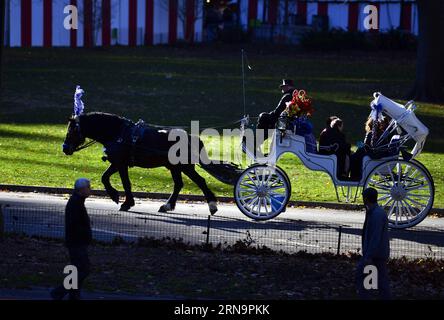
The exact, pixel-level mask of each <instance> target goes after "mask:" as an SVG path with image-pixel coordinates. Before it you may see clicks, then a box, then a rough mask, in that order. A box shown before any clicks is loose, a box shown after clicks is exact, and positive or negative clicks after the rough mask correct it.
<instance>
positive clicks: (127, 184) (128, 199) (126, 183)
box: [119, 166, 135, 211]
mask: <svg viewBox="0 0 444 320" xmlns="http://www.w3.org/2000/svg"><path fill="white" fill-rule="evenodd" d="M119 174H120V179H121V180H122V185H123V189H124V190H125V201H124V202H123V203H122V205H121V206H120V211H128V210H129V209H130V208H131V207H134V204H135V203H134V197H133V193H132V192H131V181H130V179H129V175H128V167H127V166H122V167H120V168H119Z"/></svg>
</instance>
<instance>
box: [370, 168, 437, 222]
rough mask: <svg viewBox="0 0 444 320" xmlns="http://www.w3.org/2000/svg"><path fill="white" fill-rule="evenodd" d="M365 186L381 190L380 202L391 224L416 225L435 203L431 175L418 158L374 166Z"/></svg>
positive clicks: (379, 193) (379, 191) (379, 192)
mask: <svg viewBox="0 0 444 320" xmlns="http://www.w3.org/2000/svg"><path fill="white" fill-rule="evenodd" d="M364 186H365V188H368V187H372V188H375V189H376V190H377V191H378V202H379V205H380V206H382V207H383V208H384V209H385V210H386V212H387V215H388V220H389V226H390V227H391V228H397V229H402V228H408V227H412V226H414V225H417V224H418V223H420V222H421V221H422V220H424V218H425V217H426V216H427V214H428V213H429V212H430V210H431V209H432V206H433V200H434V196H435V187H434V185H433V179H432V176H431V175H430V173H429V172H428V171H427V169H426V168H425V167H424V166H423V165H422V164H420V163H419V162H417V161H410V162H409V161H404V160H401V159H399V160H392V161H387V162H384V163H382V164H380V165H378V166H377V167H375V168H374V169H373V171H372V172H371V173H370V174H369V176H368V177H367V179H366V182H365V185H364Z"/></svg>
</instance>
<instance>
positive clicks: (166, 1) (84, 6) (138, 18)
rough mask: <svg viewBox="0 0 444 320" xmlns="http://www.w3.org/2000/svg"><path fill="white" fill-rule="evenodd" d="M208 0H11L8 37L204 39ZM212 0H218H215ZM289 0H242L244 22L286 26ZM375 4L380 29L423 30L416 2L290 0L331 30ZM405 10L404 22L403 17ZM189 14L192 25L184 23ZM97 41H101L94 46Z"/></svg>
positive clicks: (41, 42)
mask: <svg viewBox="0 0 444 320" xmlns="http://www.w3.org/2000/svg"><path fill="white" fill-rule="evenodd" d="M203 1H207V0H6V3H7V5H6V7H7V15H8V17H9V19H7V20H6V28H5V30H6V32H7V35H6V37H5V39H6V44H9V45H10V46H23V47H30V46H44V47H51V46H71V47H81V46H85V47H91V46H93V45H99V46H100V45H114V44H119V45H129V46H136V45H143V44H158V43H174V42H175V41H177V40H179V39H192V40H193V41H202V32H203V19H202V15H203V9H202V7H203ZM210 1H212V0H210ZM283 1H284V0H268V1H265V0H239V3H240V13H241V17H240V20H241V23H242V24H243V25H244V26H248V25H249V22H251V20H262V17H263V12H264V7H263V6H264V5H267V6H268V7H267V8H265V9H266V10H265V12H266V17H265V21H263V23H268V24H281V23H282V22H283V16H284V5H283ZM367 4H374V5H376V6H377V7H378V9H379V10H378V12H379V30H380V31H384V30H388V29H390V28H397V27H399V26H401V27H402V29H404V30H408V31H410V32H412V33H415V34H417V29H418V27H417V25H418V23H417V8H416V4H415V3H414V1H405V2H404V3H403V4H402V5H401V3H400V2H399V1H393V2H390V1H387V0H384V1H379V0H369V1H367V2H363V1H353V0H351V1H347V2H341V1H332V0H325V1H323V0H319V1H313V0H312V1H305V0H304V1H302V0H289V12H290V13H293V14H298V15H300V16H302V20H303V22H304V23H306V24H310V23H311V21H312V17H313V15H327V16H328V17H329V26H330V28H343V29H345V30H364V26H363V21H364V12H363V8H364V6H365V5H367ZM67 5H76V6H77V7H78V12H79V21H78V22H79V23H78V29H77V30H66V29H65V28H64V27H63V21H64V19H65V17H66V14H64V13H63V9H64V7H65V6H67ZM94 5H95V6H97V8H98V12H99V16H100V18H99V19H96V20H97V21H99V22H100V23H98V27H96V28H94V27H93V23H92V21H93V19H92V11H93V6H94ZM401 10H402V13H403V14H402V21H400V20H401V18H400V17H401ZM183 16H186V17H187V19H186V21H187V22H186V24H185V25H184V23H183V20H184V19H183V18H181V17H183ZM93 42H95V43H94V44H93Z"/></svg>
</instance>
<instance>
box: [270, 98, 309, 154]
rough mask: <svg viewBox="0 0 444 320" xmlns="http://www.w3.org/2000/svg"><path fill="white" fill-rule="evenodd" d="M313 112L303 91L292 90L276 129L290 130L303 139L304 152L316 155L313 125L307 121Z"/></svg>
mask: <svg viewBox="0 0 444 320" xmlns="http://www.w3.org/2000/svg"><path fill="white" fill-rule="evenodd" d="M313 112H314V108H313V105H312V100H311V98H309V97H308V96H307V94H306V93H305V91H304V90H294V91H293V93H292V100H291V101H290V102H287V107H286V108H285V110H284V111H283V112H282V113H281V115H280V117H279V121H278V125H277V127H278V129H280V130H287V129H289V130H292V131H293V132H294V133H295V134H297V135H300V136H303V137H304V138H305V150H306V151H307V152H308V153H317V144H316V138H315V136H314V135H313V125H312V123H311V122H310V121H309V120H308V117H310V116H311V115H312V114H313Z"/></svg>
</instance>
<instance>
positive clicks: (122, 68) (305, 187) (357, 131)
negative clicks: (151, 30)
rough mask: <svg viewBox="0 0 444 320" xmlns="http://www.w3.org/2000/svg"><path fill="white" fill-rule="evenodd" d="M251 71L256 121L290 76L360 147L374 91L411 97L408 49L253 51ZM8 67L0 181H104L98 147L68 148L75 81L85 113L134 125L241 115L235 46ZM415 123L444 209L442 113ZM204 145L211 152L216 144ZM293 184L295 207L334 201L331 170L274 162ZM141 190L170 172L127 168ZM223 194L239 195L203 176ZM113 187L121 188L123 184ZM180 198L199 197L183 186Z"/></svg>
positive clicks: (38, 54) (39, 57) (14, 55)
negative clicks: (67, 151) (423, 128)
mask: <svg viewBox="0 0 444 320" xmlns="http://www.w3.org/2000/svg"><path fill="white" fill-rule="evenodd" d="M246 49H247V52H248V58H249V60H250V63H251V64H252V67H253V70H251V71H248V73H247V84H246V90H247V107H246V112H247V113H248V114H250V115H251V116H257V114H258V113H260V112H262V111H266V110H270V109H272V108H274V107H275V105H276V104H277V101H278V99H279V97H280V95H279V91H278V90H277V85H278V84H279V82H280V79H281V78H282V77H291V78H293V79H294V80H295V82H296V86H297V87H298V88H304V89H306V90H307V91H308V93H309V94H310V95H311V96H312V97H313V99H314V105H315V108H316V112H315V114H314V116H313V122H314V125H315V133H318V132H319V131H320V130H321V129H322V125H323V123H324V119H325V118H326V117H327V116H328V115H332V114H335V115H338V116H340V117H341V118H343V119H344V121H345V131H346V133H347V137H348V140H349V141H350V142H351V143H356V142H357V141H359V140H362V137H363V123H364V121H365V120H366V117H367V115H368V112H369V107H368V105H369V102H370V101H371V99H372V97H371V95H372V93H373V92H374V91H380V92H382V93H384V94H385V95H386V96H388V97H391V98H394V99H398V100H401V101H404V100H403V98H404V95H405V93H406V92H407V91H408V90H409V88H410V86H411V84H412V83H413V80H414V73H415V57H414V56H413V55H412V54H411V53H397V52H395V53H388V52H384V53H371V54H369V53H365V52H343V53H320V52H301V51H297V50H296V49H288V48H287V49H283V48H277V49H266V50H263V49H262V50H259V49H257V48H255V47H251V48H249V47H247V48H246ZM5 59H6V61H5V64H4V65H3V68H2V73H3V74H2V86H3V88H2V96H1V100H0V101H1V109H0V177H1V178H0V183H3V184H26V185H47V186H60V187H69V186H71V185H72V182H73V181H74V179H75V178H77V177H80V176H86V177H89V178H91V179H92V182H93V187H94V188H102V186H101V183H100V176H101V174H102V172H103V171H104V170H105V168H106V167H107V164H106V163H104V162H102V161H101V160H100V156H101V155H102V149H101V146H93V147H91V148H90V149H86V150H83V151H81V152H79V153H76V154H74V156H71V157H67V156H65V155H64V154H63V153H62V151H61V144H62V142H63V139H64V136H65V133H66V123H67V121H66V119H67V117H68V116H69V115H70V114H71V112H72V95H73V90H74V88H75V85H76V84H80V85H81V86H82V87H83V88H84V89H85V91H86V95H85V96H84V102H85V105H86V110H87V111H106V112H112V113H117V114H121V115H124V116H126V117H128V118H131V119H133V120H135V121H137V120H138V119H139V118H142V119H144V120H145V121H147V122H149V123H156V124H161V125H185V126H186V125H189V123H190V121H191V120H200V126H201V127H208V126H218V125H222V124H226V123H230V122H233V121H235V120H238V119H239V118H240V117H241V116H242V114H243V112H244V111H243V106H242V77H241V66H240V48H237V47H223V48H221V47H217V46H216V47H192V48H167V47H156V48H137V49H136V48H134V49H129V48H113V49H108V50H103V49H95V50H86V49H75V50H73V49H51V50H47V49H30V50H28V49H8V50H6V52H5ZM418 106H419V108H418V111H417V113H418V115H419V118H420V119H421V120H422V121H423V122H424V123H425V124H426V125H427V126H428V127H429V129H430V135H429V138H428V141H427V143H426V147H425V152H424V153H423V154H422V155H421V156H420V157H419V159H418V160H420V161H421V162H423V163H424V164H425V165H426V166H427V168H428V169H429V170H430V172H431V173H432V176H433V178H434V180H435V186H436V198H435V207H441V208H442V207H444V170H443V168H442V163H443V161H444V155H443V152H444V138H443V137H442V124H443V120H444V106H443V105H432V104H425V103H420V102H419V103H418ZM203 140H204V141H205V142H206V143H208V144H209V145H211V144H212V143H215V141H214V139H212V138H211V137H204V138H203ZM279 165H281V166H282V167H283V168H284V169H285V170H286V171H287V173H288V175H289V176H290V178H291V180H292V186H293V195H292V199H293V200H316V201H335V193H334V187H333V185H332V183H331V181H330V180H329V178H328V176H327V175H326V174H322V173H318V172H312V171H309V170H307V169H305V168H304V167H303V166H302V165H301V163H300V161H299V160H298V159H297V158H295V157H293V156H291V155H288V156H285V157H284V158H283V159H282V160H281V161H280V163H279ZM130 174H131V179H132V182H133V185H134V188H133V189H134V190H137V191H152V192H169V191H170V190H172V180H171V178H170V176H169V174H167V171H166V170H165V169H154V170H150V171H146V170H142V169H137V168H133V169H131V170H130ZM204 175H205V177H206V178H207V181H208V183H209V185H210V186H211V187H212V189H213V190H214V191H215V192H216V193H217V194H218V195H232V187H230V186H227V185H224V184H222V183H220V182H218V181H216V180H215V179H213V178H212V177H209V176H208V175H206V174H205V173H204ZM113 183H114V184H116V186H118V188H121V183H120V181H119V179H118V176H116V177H114V179H113ZM185 184H186V186H185V188H184V190H183V192H184V193H200V192H199V191H198V190H197V188H196V187H195V186H194V184H192V183H191V182H190V181H188V180H186V183H185Z"/></svg>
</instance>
